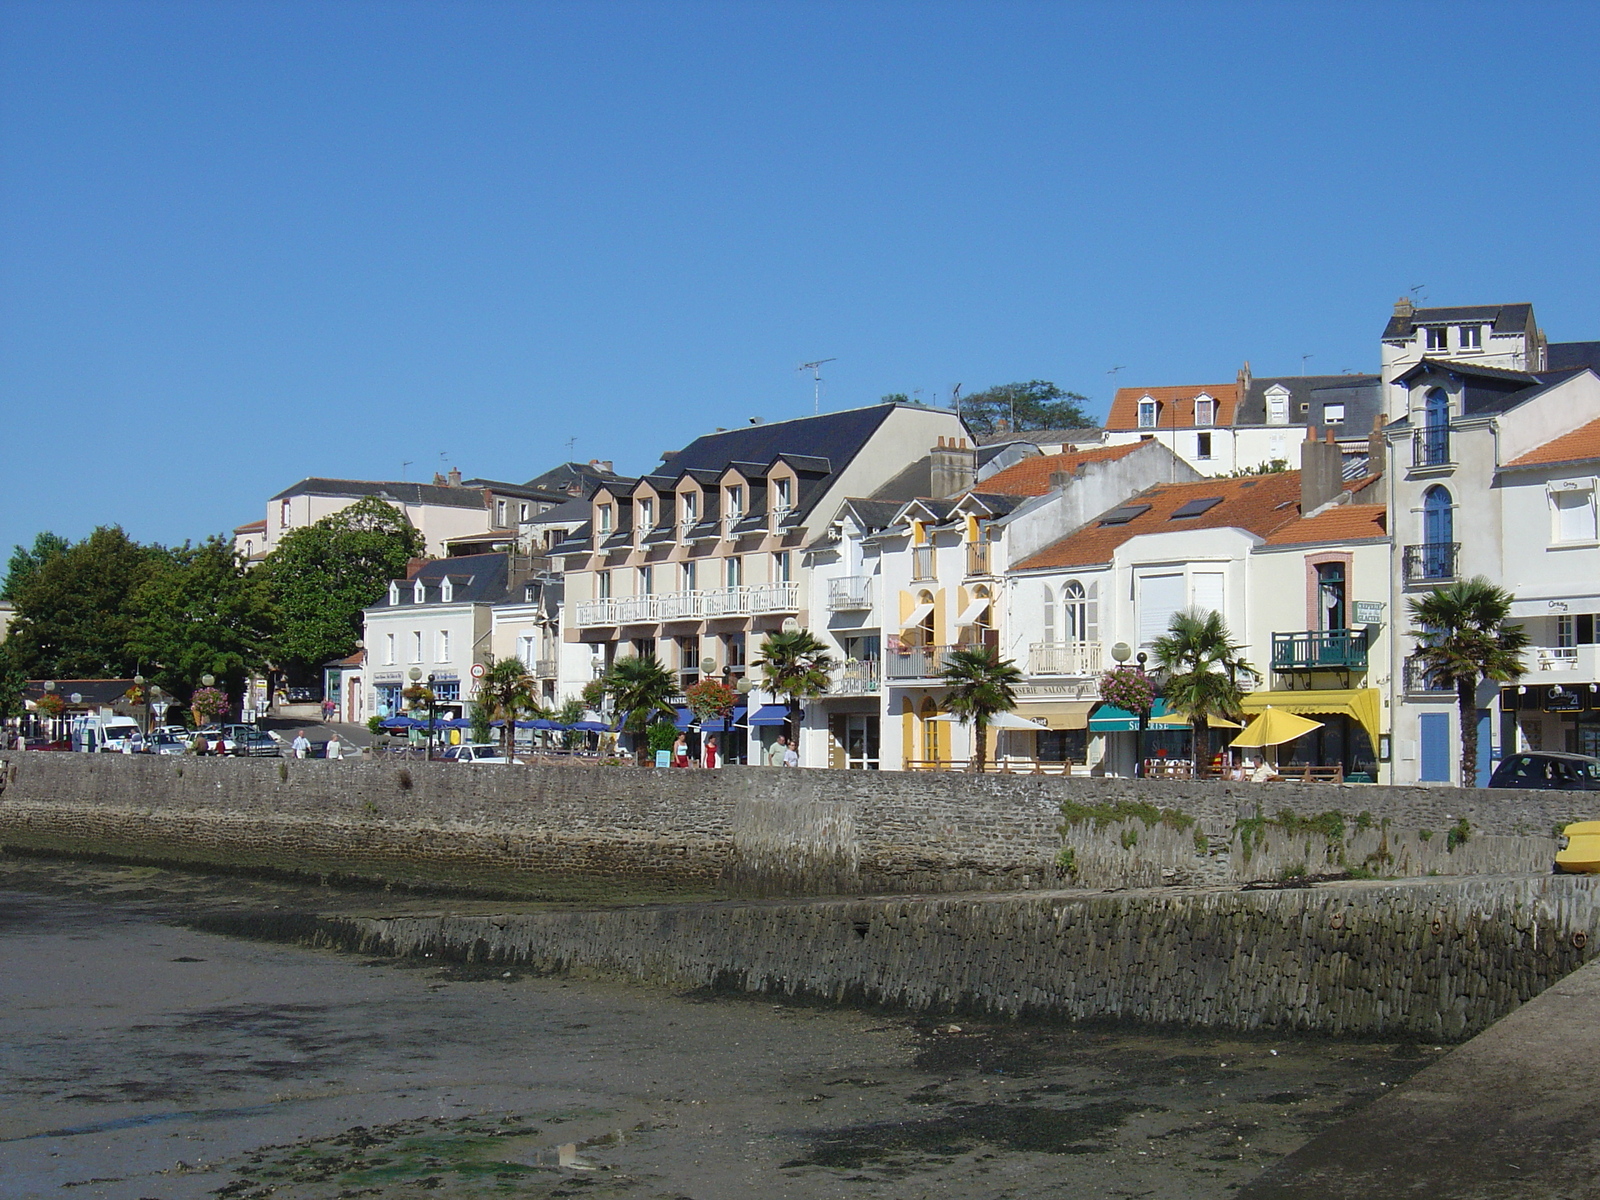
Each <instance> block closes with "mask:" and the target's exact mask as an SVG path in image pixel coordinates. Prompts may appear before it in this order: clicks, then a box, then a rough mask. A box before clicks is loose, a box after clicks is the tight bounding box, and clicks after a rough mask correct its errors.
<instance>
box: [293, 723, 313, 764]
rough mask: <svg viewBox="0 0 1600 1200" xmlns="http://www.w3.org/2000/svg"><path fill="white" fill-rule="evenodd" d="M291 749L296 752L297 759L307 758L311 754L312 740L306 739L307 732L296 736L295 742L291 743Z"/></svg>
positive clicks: (301, 732) (302, 731)
mask: <svg viewBox="0 0 1600 1200" xmlns="http://www.w3.org/2000/svg"><path fill="white" fill-rule="evenodd" d="M289 748H290V749H291V750H293V751H294V756H295V757H296V758H305V757H306V756H307V755H308V754H310V753H311V740H310V739H309V738H307V737H306V734H305V730H303V729H302V730H301V731H300V732H299V733H297V734H295V735H294V741H292V742H290V743H289Z"/></svg>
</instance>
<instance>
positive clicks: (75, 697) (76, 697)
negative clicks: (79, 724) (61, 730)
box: [67, 692, 99, 750]
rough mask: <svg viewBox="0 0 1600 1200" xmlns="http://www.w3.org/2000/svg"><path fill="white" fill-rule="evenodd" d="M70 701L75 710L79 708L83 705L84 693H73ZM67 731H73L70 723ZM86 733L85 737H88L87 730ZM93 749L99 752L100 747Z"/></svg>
mask: <svg viewBox="0 0 1600 1200" xmlns="http://www.w3.org/2000/svg"><path fill="white" fill-rule="evenodd" d="M68 699H69V700H71V701H72V707H73V708H77V707H78V706H79V705H81V704H82V703H83V693H82V692H73V693H72V695H71V696H69V697H68ZM67 729H68V730H69V731H70V730H71V729H72V726H71V724H70V723H69V724H68V725H67ZM84 733H85V735H87V734H88V731H87V730H85V731H84ZM91 749H95V750H98V749H99V747H98V746H94V747H91Z"/></svg>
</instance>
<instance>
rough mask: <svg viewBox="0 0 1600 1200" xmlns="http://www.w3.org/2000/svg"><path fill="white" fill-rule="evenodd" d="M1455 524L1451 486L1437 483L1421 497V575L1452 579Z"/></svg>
mask: <svg viewBox="0 0 1600 1200" xmlns="http://www.w3.org/2000/svg"><path fill="white" fill-rule="evenodd" d="M1455 525H1456V522H1455V503H1454V501H1453V500H1452V499H1451V496H1450V489H1449V488H1447V487H1444V486H1443V485H1442V484H1434V486H1433V487H1431V488H1429V489H1428V490H1427V491H1426V492H1425V493H1424V494H1423V497H1422V540H1423V542H1424V543H1425V545H1424V546H1423V547H1422V578H1424V579H1449V578H1451V577H1452V576H1453V575H1454V574H1455V551H1456V548H1455V540H1456V532H1455Z"/></svg>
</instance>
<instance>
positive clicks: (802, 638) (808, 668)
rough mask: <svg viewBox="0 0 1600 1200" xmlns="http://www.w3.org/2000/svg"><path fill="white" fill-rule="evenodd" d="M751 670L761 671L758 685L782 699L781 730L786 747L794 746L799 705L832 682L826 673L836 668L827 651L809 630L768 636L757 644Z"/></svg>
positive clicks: (798, 732) (797, 734)
mask: <svg viewBox="0 0 1600 1200" xmlns="http://www.w3.org/2000/svg"><path fill="white" fill-rule="evenodd" d="M754 665H755V666H757V667H759V668H761V678H762V682H763V683H765V684H766V686H767V690H768V691H770V692H773V693H775V694H777V695H779V696H782V697H783V698H784V703H785V706H786V707H787V709H788V712H787V713H786V714H785V716H784V728H785V730H786V732H787V733H788V735H789V744H790V745H791V746H797V745H798V739H799V737H800V701H802V700H809V699H811V698H813V697H816V696H820V695H822V694H823V693H824V692H826V691H827V690H828V687H829V685H830V684H831V683H832V682H833V680H832V678H831V677H830V675H829V672H830V671H832V670H833V668H834V667H835V666H837V665H838V664H837V663H836V662H835V660H834V657H833V655H832V654H830V653H829V652H828V647H827V646H825V645H824V644H823V643H822V642H820V641H818V640H817V637H816V635H815V634H813V633H812V632H811V631H810V630H809V629H797V630H795V631H794V632H793V633H782V632H780V633H769V634H767V638H766V640H765V641H764V642H762V643H761V649H760V657H758V658H757V659H756V660H755V663H754Z"/></svg>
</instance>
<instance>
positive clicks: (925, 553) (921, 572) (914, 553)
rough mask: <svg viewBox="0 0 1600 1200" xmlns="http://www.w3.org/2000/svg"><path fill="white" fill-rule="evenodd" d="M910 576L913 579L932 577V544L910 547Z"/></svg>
mask: <svg viewBox="0 0 1600 1200" xmlns="http://www.w3.org/2000/svg"><path fill="white" fill-rule="evenodd" d="M911 578H913V579H932V578H933V547H932V546H913V547H911Z"/></svg>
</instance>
